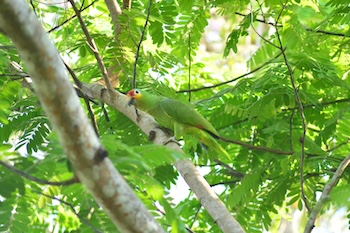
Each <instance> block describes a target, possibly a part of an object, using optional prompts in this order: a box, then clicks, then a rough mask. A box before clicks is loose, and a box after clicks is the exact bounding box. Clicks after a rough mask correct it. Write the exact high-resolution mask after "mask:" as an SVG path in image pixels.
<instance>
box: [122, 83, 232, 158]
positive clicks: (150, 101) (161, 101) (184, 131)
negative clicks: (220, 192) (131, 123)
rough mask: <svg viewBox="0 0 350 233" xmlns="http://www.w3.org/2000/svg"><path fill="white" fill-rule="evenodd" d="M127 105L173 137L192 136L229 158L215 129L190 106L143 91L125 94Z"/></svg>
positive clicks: (138, 90) (135, 90)
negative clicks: (169, 132)
mask: <svg viewBox="0 0 350 233" xmlns="http://www.w3.org/2000/svg"><path fill="white" fill-rule="evenodd" d="M127 96H129V97H130V101H129V105H130V104H133V105H135V106H136V107H137V108H139V109H140V110H142V111H144V112H147V113H148V114H150V115H151V116H153V117H154V118H155V120H156V121H157V122H158V123H159V124H160V125H161V126H163V127H165V128H167V129H170V130H172V131H174V134H175V137H176V138H180V137H181V136H182V137H183V136H185V135H192V136H194V137H195V138H197V139H198V141H200V142H201V143H203V144H204V145H206V146H207V147H209V148H211V149H214V150H215V151H216V152H217V153H220V154H221V153H223V154H225V155H226V156H227V157H228V158H230V156H229V155H228V153H227V152H226V151H225V150H224V149H223V148H222V147H221V145H220V144H219V143H218V142H217V139H219V138H220V137H219V134H218V132H217V131H216V129H215V128H214V127H213V126H212V124H210V122H209V121H208V120H206V119H205V118H204V117H203V116H202V115H200V114H199V113H198V112H197V111H196V110H194V109H193V108H192V106H190V105H188V104H186V103H183V102H181V101H178V100H175V99H170V98H166V97H161V96H157V95H152V94H150V93H148V92H146V91H144V90H140V89H132V90H130V91H129V92H128V93H127Z"/></svg>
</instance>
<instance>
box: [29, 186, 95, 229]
mask: <svg viewBox="0 0 350 233" xmlns="http://www.w3.org/2000/svg"><path fill="white" fill-rule="evenodd" d="M32 192H35V193H38V194H40V195H43V196H45V197H48V198H50V199H52V200H56V201H59V202H60V203H62V204H64V205H66V206H68V207H69V208H70V209H71V211H72V212H73V213H74V215H75V216H77V217H78V218H79V220H80V221H81V222H82V223H83V224H85V225H87V226H89V227H90V228H91V229H92V230H93V231H94V232H96V233H102V231H100V230H99V229H97V228H96V227H94V226H93V225H92V224H91V223H90V222H89V221H88V220H86V219H84V218H83V217H82V216H80V215H79V214H78V212H77V211H76V210H75V209H74V206H73V205H72V204H70V203H68V202H66V201H64V200H62V199H60V198H57V197H54V196H50V195H47V194H45V193H41V192H37V191H35V190H32Z"/></svg>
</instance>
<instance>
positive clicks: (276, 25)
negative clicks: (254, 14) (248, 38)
mask: <svg viewBox="0 0 350 233" xmlns="http://www.w3.org/2000/svg"><path fill="white" fill-rule="evenodd" d="M235 14H236V15H239V16H242V17H246V16H247V14H243V13H241V12H235ZM255 21H257V22H260V23H264V24H268V25H271V26H274V27H283V25H282V24H278V23H274V22H269V21H266V20H264V19H255ZM304 28H305V30H306V31H309V32H315V33H321V34H326V35H330V36H340V37H350V36H349V35H345V33H339V32H330V31H325V30H315V29H312V28H308V27H306V26H304Z"/></svg>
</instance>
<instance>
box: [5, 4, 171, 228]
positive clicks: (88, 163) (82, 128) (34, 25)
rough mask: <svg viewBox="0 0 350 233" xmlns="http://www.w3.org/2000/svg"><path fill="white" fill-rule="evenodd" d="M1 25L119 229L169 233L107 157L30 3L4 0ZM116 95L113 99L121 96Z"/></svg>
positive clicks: (80, 171) (79, 169)
mask: <svg viewBox="0 0 350 233" xmlns="http://www.w3.org/2000/svg"><path fill="white" fill-rule="evenodd" d="M0 28H1V30H2V31H4V32H5V34H6V35H7V36H8V37H9V38H10V39H11V40H12V42H13V44H14V45H15V46H16V48H17V50H18V52H19V54H20V56H21V58H22V61H23V62H24V64H26V67H27V69H28V73H29V75H30V77H31V78H32V80H33V86H34V89H35V93H36V94H37V95H38V98H39V100H40V102H41V104H42V106H43V109H44V111H45V112H46V114H47V116H48V119H49V120H50V122H51V124H52V126H53V128H54V130H55V131H56V132H57V136H58V138H59V141H60V143H61V144H62V147H63V149H64V151H65V153H66V155H67V157H68V159H69V160H70V161H71V163H72V165H73V166H74V168H75V172H76V175H77V177H78V178H79V180H80V181H81V183H82V184H84V185H85V187H86V189H87V190H88V191H89V192H90V193H91V194H92V195H93V197H94V198H95V200H96V201H97V202H98V204H99V205H100V206H101V207H102V208H103V209H104V211H105V212H106V213H107V214H108V215H109V217H110V218H111V221H112V222H113V223H114V224H115V225H116V226H117V227H118V229H119V231H120V232H123V233H124V232H127V233H129V232H130V233H131V232H135V233H137V232H140V233H141V232H164V230H163V229H162V227H161V226H160V225H159V224H158V223H157V222H156V220H155V219H154V217H153V216H152V215H151V214H150V213H149V212H148V210H147V208H146V207H145V206H144V205H143V203H142V202H141V201H140V199H139V198H138V197H137V196H136V195H135V194H134V192H133V190H132V189H131V188H130V187H129V186H128V184H127V183H126V182H125V180H124V178H123V177H122V176H121V175H120V174H119V173H118V171H117V170H116V169H115V167H114V166H113V163H112V162H111V161H110V160H109V158H108V157H107V151H105V149H104V148H103V147H102V145H101V143H100V142H99V140H98V138H97V136H96V135H95V132H94V130H93V128H92V127H91V125H90V123H89V120H88V119H87V117H86V115H85V111H84V109H83V108H82V106H81V105H80V101H79V98H78V96H77V95H76V93H75V91H74V89H73V87H72V84H71V83H70V81H69V79H68V75H67V73H66V69H65V67H64V64H63V62H62V59H61V57H60V56H59V54H58V52H57V50H56V48H55V47H54V45H53V43H52V41H50V39H49V38H48V35H47V33H46V32H45V30H44V29H43V28H42V26H41V23H40V22H39V21H38V19H37V18H36V16H35V14H34V13H33V12H32V11H31V10H30V8H29V5H28V3H26V2H25V1H24V0H2V1H0ZM95 52H96V51H95ZM113 93H114V92H113ZM113 97H115V98H114V99H113V101H117V100H118V97H116V96H113ZM136 213H137V214H136Z"/></svg>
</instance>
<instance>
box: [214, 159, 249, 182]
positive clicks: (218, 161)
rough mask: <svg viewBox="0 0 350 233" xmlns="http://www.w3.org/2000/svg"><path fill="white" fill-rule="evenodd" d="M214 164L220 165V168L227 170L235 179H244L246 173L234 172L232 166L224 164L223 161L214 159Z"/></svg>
mask: <svg viewBox="0 0 350 233" xmlns="http://www.w3.org/2000/svg"><path fill="white" fill-rule="evenodd" d="M214 162H216V163H217V164H219V165H220V166H222V167H224V168H226V169H227V170H228V173H229V174H230V175H232V176H234V177H237V178H240V179H241V178H243V177H244V173H242V172H239V171H237V170H234V169H233V168H232V167H231V166H230V165H228V164H226V163H224V162H222V161H221V160H218V159H214Z"/></svg>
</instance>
